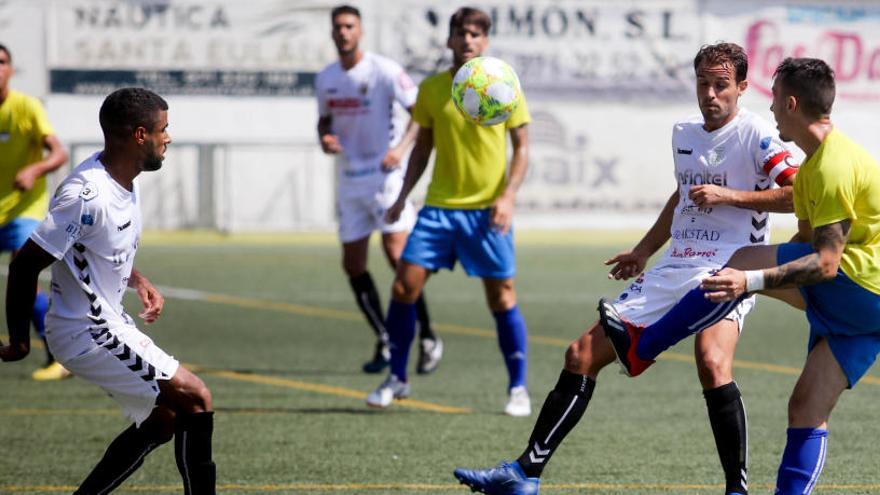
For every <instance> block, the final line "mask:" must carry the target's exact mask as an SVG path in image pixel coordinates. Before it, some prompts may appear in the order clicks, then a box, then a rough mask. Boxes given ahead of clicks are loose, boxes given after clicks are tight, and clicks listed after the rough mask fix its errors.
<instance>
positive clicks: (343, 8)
mask: <svg viewBox="0 0 880 495" xmlns="http://www.w3.org/2000/svg"><path fill="white" fill-rule="evenodd" d="M342 14H351V15H353V16H355V17H357V18H358V19H360V18H361V11H360V10H358V9H357V7H352V6H351V5H339V6H337V7H334V8H333V10H331V11H330V22H333V21H335V20H336V16H338V15H342Z"/></svg>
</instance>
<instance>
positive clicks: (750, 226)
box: [658, 108, 798, 266]
mask: <svg viewBox="0 0 880 495" xmlns="http://www.w3.org/2000/svg"><path fill="white" fill-rule="evenodd" d="M703 124H704V120H703V117H702V116H701V115H697V116H695V117H691V118H689V119H686V120H684V121H681V122H678V123H676V124H675V126H674V128H673V131H672V155H673V157H674V161H675V179H676V181H677V182H678V185H679V201H678V205H677V206H676V210H675V215H674V216H673V221H672V229H671V231H670V234H671V236H672V238H671V241H670V246H669V248H668V249H667V250H666V252H665V253H664V254H663V257H662V258H661V260H660V261H658V264H676V263H683V264H690V265H703V266H707V265H715V266H721V265H723V264H724V263H726V262H727V260H728V259H729V258H730V256H731V255H732V254H733V253H734V251H736V250H737V249H739V248H741V247H743V246H748V245H757V244H768V243H769V240H770V219H769V215H768V213H767V212H760V211H755V210H749V209H745V208H738V207H735V206H729V205H721V206H710V207H699V206H697V205H696V204H695V203H694V202H693V201H691V200H690V199H689V198H688V192H689V191H690V189H691V187H693V186H696V185H699V184H715V185H718V186H723V187H727V188H730V189H738V190H742V191H758V190H765V189H769V188H770V187H772V186H773V183H774V182H775V183H776V184H778V185H782V184H783V183H784V182H785V180H786V179H787V178H788V177H791V176H792V175H793V174H795V173H796V171H797V167H798V165H797V164H795V163H794V162H793V160H792V158H791V154H790V153H789V152H788V150H787V149H786V148H785V146H784V145H783V144H782V141H781V140H780V139H779V133H778V132H777V131H776V129H774V128H773V127H772V126H771V125H770V123H768V122H767V121H766V120H764V119H762V118H761V117H759V116H757V115H755V114H754V113H752V112H750V111H748V110H746V109H744V108H741V109H739V111H738V112H737V115H736V117H734V119H733V120H732V121H731V122H729V123H728V124H727V125H725V126H724V127H722V128H720V129H716V130H714V131H712V132H707V131H706V130H705V129H703Z"/></svg>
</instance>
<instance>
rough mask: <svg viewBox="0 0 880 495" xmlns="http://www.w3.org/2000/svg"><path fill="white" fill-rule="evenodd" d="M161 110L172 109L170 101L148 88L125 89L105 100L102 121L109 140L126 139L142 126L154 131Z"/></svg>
mask: <svg viewBox="0 0 880 495" xmlns="http://www.w3.org/2000/svg"><path fill="white" fill-rule="evenodd" d="M161 110H168V102H166V101H165V100H164V99H163V98H162V97H161V96H159V95H157V94H156V93H153V92H152V91H150V90H148V89H144V88H122V89H117V90H116V91H114V92H112V93H110V95H109V96H107V98H105V99H104V103H103V104H102V105H101V111H100V112H99V113H98V120H99V121H100V122H101V130H102V131H104V137H105V138H106V139H110V138H117V139H119V138H123V139H124V138H127V137H129V136H131V135H132V134H133V133H134V131H135V129H137V128H138V127H143V128H145V129H148V130H152V129H153V126H154V125H156V121H157V114H158V113H159V112H160V111H161Z"/></svg>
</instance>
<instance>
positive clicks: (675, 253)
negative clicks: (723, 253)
mask: <svg viewBox="0 0 880 495" xmlns="http://www.w3.org/2000/svg"><path fill="white" fill-rule="evenodd" d="M717 254H718V250H717V249H706V250H704V251H698V250H696V249H693V248H689V247H686V248H684V250H682V251H679V250H678V248H676V247H673V248H672V254H671V255H670V256H672V257H673V258H707V259H708V258H714V257H715V256H716V255H717Z"/></svg>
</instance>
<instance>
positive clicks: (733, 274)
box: [700, 220, 851, 302]
mask: <svg viewBox="0 0 880 495" xmlns="http://www.w3.org/2000/svg"><path fill="white" fill-rule="evenodd" d="M850 226H851V222H850V221H849V220H841V221H840V222H835V223H831V224H828V225H823V226H821V227H816V228H815V229H813V252H812V253H810V254H808V255H806V256H803V257H801V258H798V259H796V260H793V261H790V262H788V263H786V264H784V265H780V266H774V267H772V268H766V269H764V270H762V272H763V274H764V288H765V289H781V288H786V287H794V286H800V285H810V284H818V283H820V282H824V281H826V280H831V279H832V278H834V277H835V276H836V275H837V269H838V268H839V267H840V258H841V256H843V250H844V248H845V247H846V241H847V238H848V237H849V230H850ZM700 287H702V289H703V290H705V291H706V297H707V298H708V299H709V300H711V301H714V302H723V301H732V300H734V299H736V298H738V297H739V296H741V295H742V294H744V293H745V292H746V274H745V272H744V271H742V270H736V269H733V268H725V269H723V270H721V271H719V272H718V273H717V274H715V275H713V276H711V277H709V278H707V279H706V280H704V281H703V283H702V284H701V285H700Z"/></svg>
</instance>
